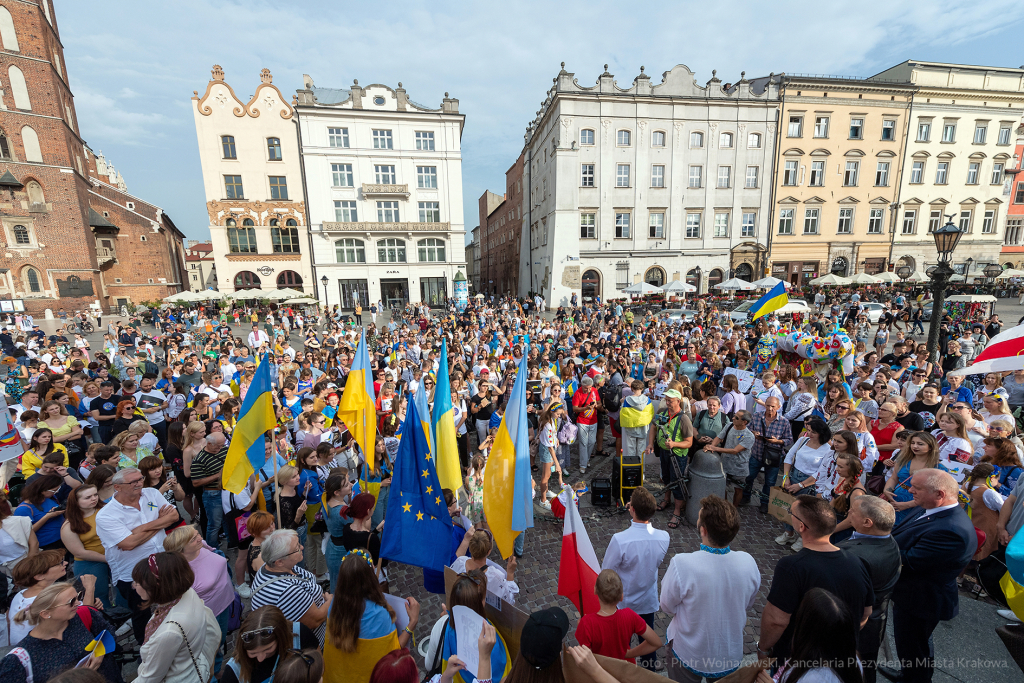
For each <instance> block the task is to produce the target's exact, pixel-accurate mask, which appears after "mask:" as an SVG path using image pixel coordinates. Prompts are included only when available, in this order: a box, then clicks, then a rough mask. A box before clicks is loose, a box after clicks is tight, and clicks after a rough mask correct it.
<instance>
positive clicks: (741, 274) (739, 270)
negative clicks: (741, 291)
mask: <svg viewBox="0 0 1024 683" xmlns="http://www.w3.org/2000/svg"><path fill="white" fill-rule="evenodd" d="M736 277H738V278H739V279H741V280H746V281H747V282H753V281H754V280H753V278H754V269H753V268H752V267H751V265H750V264H749V263H741V264H739V265H738V266H736Z"/></svg>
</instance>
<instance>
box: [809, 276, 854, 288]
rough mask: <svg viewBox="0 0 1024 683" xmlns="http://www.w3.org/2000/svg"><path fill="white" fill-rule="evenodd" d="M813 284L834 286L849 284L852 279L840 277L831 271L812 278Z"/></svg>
mask: <svg viewBox="0 0 1024 683" xmlns="http://www.w3.org/2000/svg"><path fill="white" fill-rule="evenodd" d="M811 284H812V285H818V286H819V287H824V286H832V285H848V284H850V281H849V280H848V279H847V278H845V277H839V276H838V275H836V274H835V273H829V274H828V275H825V276H823V277H819V278H815V279H813V280H811Z"/></svg>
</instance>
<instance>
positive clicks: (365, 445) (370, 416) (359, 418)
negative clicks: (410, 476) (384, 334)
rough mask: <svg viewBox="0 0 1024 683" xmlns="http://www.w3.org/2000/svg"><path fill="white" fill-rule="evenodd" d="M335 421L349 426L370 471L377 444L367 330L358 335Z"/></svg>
mask: <svg viewBox="0 0 1024 683" xmlns="http://www.w3.org/2000/svg"><path fill="white" fill-rule="evenodd" d="M335 419H338V420H341V421H342V422H343V423H344V424H345V426H346V427H348V430H349V432H351V433H352V437H353V438H354V439H355V441H356V443H357V444H359V450H360V454H361V455H362V456H363V459H364V461H365V462H367V463H368V464H369V468H370V469H373V467H374V457H373V453H374V450H375V448H376V443H377V396H376V394H375V393H374V390H373V370H372V369H371V368H370V354H369V352H368V351H367V348H366V330H362V331H361V332H360V336H359V346H358V347H357V348H356V357H355V360H354V361H353V362H352V369H351V370H350V371H349V373H348V379H347V380H346V381H345V393H344V394H342V396H341V403H340V404H339V405H338V411H337V413H336V417H335Z"/></svg>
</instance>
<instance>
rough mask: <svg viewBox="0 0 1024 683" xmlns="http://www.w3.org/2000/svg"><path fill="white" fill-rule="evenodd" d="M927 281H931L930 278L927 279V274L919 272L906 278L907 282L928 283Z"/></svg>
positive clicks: (916, 271)
mask: <svg viewBox="0 0 1024 683" xmlns="http://www.w3.org/2000/svg"><path fill="white" fill-rule="evenodd" d="M929 280H931V278H930V277H928V275H927V273H923V272H921V271H920V270H915V271H914V272H913V273H911V274H910V276H909V277H908V278H907V282H928V281H929Z"/></svg>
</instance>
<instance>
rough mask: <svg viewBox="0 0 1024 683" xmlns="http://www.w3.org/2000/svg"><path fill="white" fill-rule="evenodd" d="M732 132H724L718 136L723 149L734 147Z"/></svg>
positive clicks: (719, 144)
mask: <svg viewBox="0 0 1024 683" xmlns="http://www.w3.org/2000/svg"><path fill="white" fill-rule="evenodd" d="M732 140H733V138H732V133H722V134H721V135H719V136H718V146H719V147H721V148H722V149H732Z"/></svg>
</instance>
